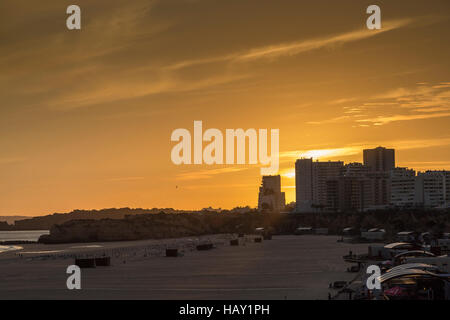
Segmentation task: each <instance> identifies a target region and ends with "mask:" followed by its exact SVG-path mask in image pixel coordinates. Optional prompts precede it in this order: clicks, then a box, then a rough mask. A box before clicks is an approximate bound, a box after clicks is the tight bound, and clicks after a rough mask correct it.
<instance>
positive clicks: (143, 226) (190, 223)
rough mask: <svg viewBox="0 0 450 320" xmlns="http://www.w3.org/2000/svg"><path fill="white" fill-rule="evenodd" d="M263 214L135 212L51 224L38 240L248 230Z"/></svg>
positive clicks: (159, 236)
mask: <svg viewBox="0 0 450 320" xmlns="http://www.w3.org/2000/svg"><path fill="white" fill-rule="evenodd" d="M265 217H267V216H262V215H255V214H220V213H184V214H151V215H138V216H129V217H127V218H125V219H120V220H119V219H104V220H73V221H69V222H66V223H63V224H61V225H55V226H53V227H52V228H51V229H50V235H48V236H42V237H41V239H39V241H40V242H42V243H65V242H95V241H119V240H140V239H164V238H176V237H186V236H195V235H205V234H217V233H237V232H250V231H252V230H254V229H255V228H256V227H258V226H261V225H263V224H265V222H264V220H265V219H264V218H265ZM267 224H268V223H267Z"/></svg>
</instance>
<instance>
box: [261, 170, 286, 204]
mask: <svg viewBox="0 0 450 320" xmlns="http://www.w3.org/2000/svg"><path fill="white" fill-rule="evenodd" d="M285 203H286V200H285V194H284V192H281V177H280V176H279V175H278V176H263V177H262V183H261V187H260V188H259V197H258V210H259V211H263V210H265V211H270V212H280V211H282V210H284V207H285Z"/></svg>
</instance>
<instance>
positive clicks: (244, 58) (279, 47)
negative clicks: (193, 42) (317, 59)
mask: <svg viewBox="0 0 450 320" xmlns="http://www.w3.org/2000/svg"><path fill="white" fill-rule="evenodd" d="M413 21H414V20H413V19H400V20H391V21H386V22H384V24H383V28H382V29H380V30H375V31H374V30H367V29H366V28H362V29H358V30H354V31H350V32H346V33H342V34H338V35H331V36H328V37H322V38H316V39H309V40H299V41H294V42H289V43H281V44H275V45H269V46H264V47H259V48H253V49H250V50H247V51H244V52H236V53H231V54H226V55H222V56H216V57H207V58H202V59H192V60H185V61H180V62H177V63H174V64H172V65H169V66H167V67H166V68H168V69H171V70H176V69H181V68H186V67H192V66H195V65H201V64H208V63H215V62H226V61H229V62H249V61H254V60H260V59H274V58H279V57H283V56H294V55H298V54H300V53H304V52H308V51H312V50H318V49H322V48H327V47H333V46H338V45H342V44H345V43H349V42H354V41H358V40H363V39H367V38H371V37H374V36H376V35H378V34H381V33H385V32H388V31H391V30H395V29H398V28H402V27H405V26H407V25H409V24H411V23H412V22H413Z"/></svg>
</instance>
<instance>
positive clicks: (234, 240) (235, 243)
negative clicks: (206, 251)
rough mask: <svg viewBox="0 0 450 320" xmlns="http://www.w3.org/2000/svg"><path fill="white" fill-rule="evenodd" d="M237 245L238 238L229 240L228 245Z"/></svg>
mask: <svg viewBox="0 0 450 320" xmlns="http://www.w3.org/2000/svg"><path fill="white" fill-rule="evenodd" d="M238 245H239V240H238V239H233V240H230V246H238Z"/></svg>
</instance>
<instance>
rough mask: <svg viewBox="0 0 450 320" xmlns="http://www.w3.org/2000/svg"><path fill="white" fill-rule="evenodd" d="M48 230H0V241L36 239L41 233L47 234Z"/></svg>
mask: <svg viewBox="0 0 450 320" xmlns="http://www.w3.org/2000/svg"><path fill="white" fill-rule="evenodd" d="M49 233H50V231H48V230H32V231H0V242H2V241H37V240H38V239H39V237H40V236H41V235H43V234H49Z"/></svg>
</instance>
